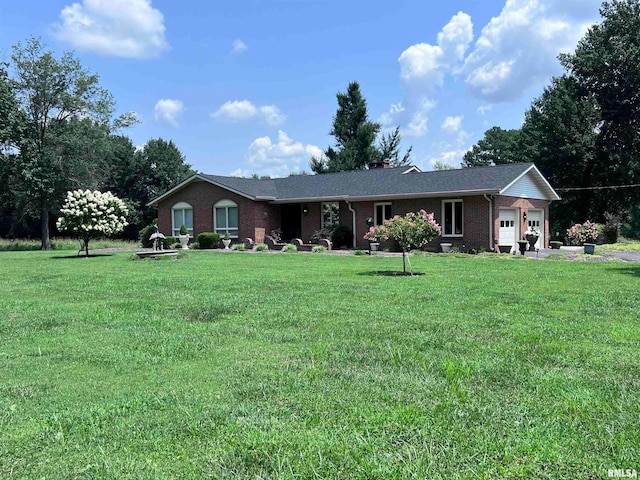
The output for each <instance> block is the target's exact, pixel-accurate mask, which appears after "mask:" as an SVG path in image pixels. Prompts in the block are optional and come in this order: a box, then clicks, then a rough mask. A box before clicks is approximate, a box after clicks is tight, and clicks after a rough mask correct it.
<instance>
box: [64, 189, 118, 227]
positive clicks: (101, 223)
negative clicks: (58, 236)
mask: <svg viewBox="0 0 640 480" xmlns="http://www.w3.org/2000/svg"><path fill="white" fill-rule="evenodd" d="M60 213H62V217H60V218H58V222H57V224H56V225H57V227H58V230H60V231H62V232H68V233H70V234H73V235H75V236H78V237H82V238H89V237H101V236H106V235H113V234H114V233H118V232H121V231H122V230H123V229H124V227H126V226H127V225H128V223H127V220H126V216H127V215H128V213H129V211H128V210H127V207H126V205H125V204H124V202H123V201H122V200H120V199H119V198H118V197H116V196H115V195H113V194H112V193H111V192H105V193H102V192H98V191H97V190H96V191H94V192H92V191H90V190H74V191H73V192H67V198H66V200H65V202H64V205H63V206H62V209H61V210H60Z"/></svg>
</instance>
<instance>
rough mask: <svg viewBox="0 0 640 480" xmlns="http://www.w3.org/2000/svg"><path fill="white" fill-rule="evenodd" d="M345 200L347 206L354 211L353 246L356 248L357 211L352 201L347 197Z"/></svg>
mask: <svg viewBox="0 0 640 480" xmlns="http://www.w3.org/2000/svg"><path fill="white" fill-rule="evenodd" d="M344 201H345V202H346V203H347V207H349V211H350V212H351V213H352V218H353V220H352V222H353V229H352V230H351V231H352V232H353V248H356V211H355V210H354V209H353V208H352V207H351V203H350V202H349V200H347V199H346V198H345V199H344Z"/></svg>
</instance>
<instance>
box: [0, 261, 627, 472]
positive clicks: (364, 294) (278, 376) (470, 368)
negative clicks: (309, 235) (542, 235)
mask: <svg viewBox="0 0 640 480" xmlns="http://www.w3.org/2000/svg"><path fill="white" fill-rule="evenodd" d="M72 254H73V252H12V253H6V252H2V253H0V275H1V276H2V279H3V280H2V285H3V289H2V296H1V297H0V478H20V479H22V478H38V479H41V478H45V479H58V478H113V479H123V478H131V479H139V478H193V479H197V478H198V479H199V478H215V479H218V478H230V479H231V478H302V479H307V478H340V479H345V478H380V479H388V478H398V479H404V478H442V479H444V478H447V479H451V478H486V479H495V478H548V479H557V478H567V479H568V478H571V479H573V478H607V472H608V469H614V468H619V469H634V468H635V469H636V470H640V463H639V462H640V460H639V459H640V457H638V452H639V451H640V356H639V353H638V352H640V320H639V319H638V317H639V314H638V312H639V311H640V264H627V263H617V262H616V263H586V262H564V261H559V262H542V261H535V260H526V259H521V260H518V261H516V260H515V259H514V258H512V257H509V256H506V257H504V258H477V257H469V258H455V257H444V256H416V257H412V259H411V262H412V264H413V267H414V269H415V270H417V271H419V272H422V273H424V275H423V276H419V277H398V276H391V275H389V274H388V273H389V272H397V271H399V270H401V269H402V260H401V259H400V258H398V257H395V258H382V257H369V256H363V257H356V256H328V255H310V254H266V253H265V254H249V253H227V254H225V253H212V252H190V253H189V255H188V257H186V258H183V259H179V260H162V261H132V260H130V256H131V254H130V253H119V254H116V255H113V256H99V257H94V258H89V259H86V258H72V257H71V255H72Z"/></svg>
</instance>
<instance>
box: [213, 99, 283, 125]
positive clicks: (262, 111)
mask: <svg viewBox="0 0 640 480" xmlns="http://www.w3.org/2000/svg"><path fill="white" fill-rule="evenodd" d="M211 116H212V117H213V118H214V119H215V120H217V121H218V122H230V123H237V122H245V121H248V120H253V119H259V120H261V121H262V122H264V123H266V124H267V125H269V126H271V127H277V126H279V125H282V124H283V123H284V121H285V119H286V115H284V114H283V113H282V112H281V111H280V110H279V109H278V107H276V106H275V105H263V106H261V107H256V106H255V105H254V104H253V103H251V102H250V101H249V100H233V101H228V102H225V103H224V104H223V105H222V106H221V107H220V108H218V110H216V111H215V112H214V113H212V114H211Z"/></svg>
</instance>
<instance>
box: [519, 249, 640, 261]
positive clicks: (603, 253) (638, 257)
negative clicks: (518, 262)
mask: <svg viewBox="0 0 640 480" xmlns="http://www.w3.org/2000/svg"><path fill="white" fill-rule="evenodd" d="M579 254H584V248H583V247H560V250H552V249H550V248H541V249H540V250H538V251H537V252H525V255H526V256H527V257H529V258H547V257H548V256H549V255H562V256H566V257H567V260H575V259H576V258H578V257H577V255H579ZM518 255H520V253H519V252H518ZM584 258H585V260H587V261H590V262H606V261H609V260H620V261H623V262H640V252H637V251H634V252H622V251H619V250H604V249H602V248H601V247H600V246H599V245H596V250H595V255H586V256H585V257H584Z"/></svg>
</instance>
